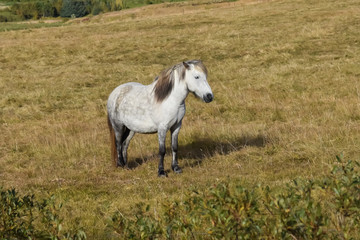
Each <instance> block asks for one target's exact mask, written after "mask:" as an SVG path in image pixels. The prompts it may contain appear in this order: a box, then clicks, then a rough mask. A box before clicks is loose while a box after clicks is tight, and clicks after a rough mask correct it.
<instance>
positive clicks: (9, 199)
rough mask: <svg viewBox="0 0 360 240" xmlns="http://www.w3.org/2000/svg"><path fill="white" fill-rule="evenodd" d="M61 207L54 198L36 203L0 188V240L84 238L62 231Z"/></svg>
mask: <svg viewBox="0 0 360 240" xmlns="http://www.w3.org/2000/svg"><path fill="white" fill-rule="evenodd" d="M61 207H62V205H61V204H57V203H56V201H55V198H54V196H52V197H50V198H48V199H43V200H41V201H37V200H36V199H35V197H34V195H25V196H22V197H21V196H19V195H18V193H17V191H16V190H15V189H9V190H2V189H1V188H0V239H64V238H66V239H86V234H85V233H84V232H83V231H80V230H77V231H69V232H64V231H62V222H63V219H62V218H60V216H59V213H60V210H61Z"/></svg>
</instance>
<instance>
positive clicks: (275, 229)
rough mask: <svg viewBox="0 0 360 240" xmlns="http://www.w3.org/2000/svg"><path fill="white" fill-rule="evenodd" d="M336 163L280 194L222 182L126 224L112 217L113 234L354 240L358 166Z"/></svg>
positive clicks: (359, 200)
mask: <svg viewBox="0 0 360 240" xmlns="http://www.w3.org/2000/svg"><path fill="white" fill-rule="evenodd" d="M338 162H339V164H336V165H334V167H333V169H332V171H331V173H330V174H329V175H328V176H326V177H324V178H322V179H319V180H316V181H314V180H306V181H304V180H294V181H293V184H291V185H290V184H288V185H287V187H286V188H285V189H284V190H283V191H282V193H280V194H279V193H274V191H273V190H271V189H270V188H269V187H265V188H263V187H260V186H255V187H252V188H251V189H247V188H244V187H243V186H242V185H241V184H240V183H236V182H235V183H234V182H233V181H232V180H230V179H227V180H226V181H225V182H221V183H219V184H216V185H214V186H212V187H211V188H210V189H209V190H200V191H198V190H196V189H194V190H192V191H189V192H188V193H186V194H185V197H184V199H182V200H180V201H165V203H163V204H162V207H158V206H151V205H148V204H146V203H143V204H138V205H137V208H136V210H134V216H133V217H131V218H127V217H124V215H122V214H121V212H116V213H115V214H114V216H113V218H112V220H113V222H114V229H115V231H116V232H118V233H119V235H120V236H122V237H123V238H124V239H156V238H160V239H357V238H358V237H359V232H358V229H359V228H360V169H359V167H360V163H359V162H357V161H355V162H353V161H347V162H345V161H344V160H342V159H341V158H340V157H338Z"/></svg>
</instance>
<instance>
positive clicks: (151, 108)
mask: <svg viewBox="0 0 360 240" xmlns="http://www.w3.org/2000/svg"><path fill="white" fill-rule="evenodd" d="M207 75H208V71H207V68H206V67H205V65H204V64H203V63H202V61H201V60H190V61H185V62H181V63H178V64H175V65H174V66H172V67H170V68H167V69H165V70H163V71H162V72H161V73H160V74H159V75H158V76H157V77H156V78H155V79H154V81H153V82H152V83H151V84H149V85H143V84H141V83H137V82H128V83H125V84H122V85H119V86H118V87H116V88H115V89H114V90H113V91H112V92H111V94H110V95H109V98H108V101H107V114H108V115H107V116H108V126H109V130H110V138H111V153H112V154H111V155H112V159H113V161H115V164H116V166H117V167H126V166H127V149H128V147H129V143H130V140H131V139H132V137H133V136H134V134H135V133H145V134H147V133H157V134H158V140H159V156H160V160H159V167H158V176H159V177H165V176H167V174H166V172H165V170H164V156H165V138H166V133H167V131H169V130H170V131H171V151H172V163H171V168H172V170H173V171H174V173H182V169H181V168H180V167H179V164H178V157H177V152H178V135H179V131H180V128H181V124H182V120H183V118H184V115H185V99H186V97H187V96H188V94H189V93H190V92H191V93H194V95H195V96H196V97H198V98H200V99H202V100H203V101H204V102H205V103H209V102H211V101H212V100H213V99H214V95H213V93H212V90H211V88H210V86H209V84H208V82H207Z"/></svg>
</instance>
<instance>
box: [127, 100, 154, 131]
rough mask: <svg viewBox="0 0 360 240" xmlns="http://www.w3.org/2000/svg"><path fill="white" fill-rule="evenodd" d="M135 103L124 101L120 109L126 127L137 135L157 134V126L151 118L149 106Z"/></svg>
mask: <svg viewBox="0 0 360 240" xmlns="http://www.w3.org/2000/svg"><path fill="white" fill-rule="evenodd" d="M134 101H136V100H132V101H126V100H125V101H124V103H123V104H122V106H121V107H120V118H121V119H122V122H123V123H124V125H125V126H126V127H127V128H129V129H130V130H132V131H134V132H137V133H155V132H157V130H158V129H157V124H156V123H155V122H154V121H153V119H152V117H151V111H150V109H149V106H148V104H146V103H143V104H139V103H137V104H135V103H134Z"/></svg>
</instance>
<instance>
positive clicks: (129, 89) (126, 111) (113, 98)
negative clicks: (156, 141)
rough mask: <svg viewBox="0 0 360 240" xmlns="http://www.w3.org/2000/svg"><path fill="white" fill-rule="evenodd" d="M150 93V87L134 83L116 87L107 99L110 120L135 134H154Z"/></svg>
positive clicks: (154, 127)
mask: <svg viewBox="0 0 360 240" xmlns="http://www.w3.org/2000/svg"><path fill="white" fill-rule="evenodd" d="M151 91H152V86H151V85H142V84H140V83H136V82H130V83H125V84H122V85H120V86H118V87H117V88H115V89H114V91H113V92H112V93H111V94H110V96H109V99H108V104H107V109H108V114H109V116H110V118H111V119H113V121H115V123H116V124H121V125H125V126H126V127H127V128H129V129H130V130H132V131H135V132H142V133H150V132H156V125H155V124H154V122H153V121H152V110H153V109H152V104H151V96H150V95H151Z"/></svg>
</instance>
